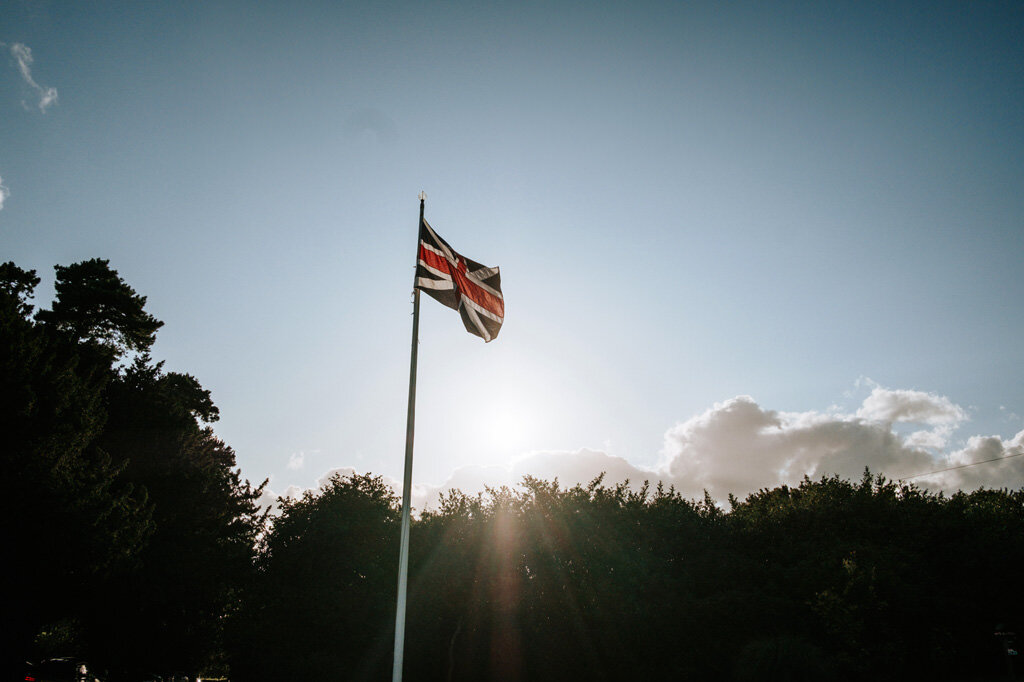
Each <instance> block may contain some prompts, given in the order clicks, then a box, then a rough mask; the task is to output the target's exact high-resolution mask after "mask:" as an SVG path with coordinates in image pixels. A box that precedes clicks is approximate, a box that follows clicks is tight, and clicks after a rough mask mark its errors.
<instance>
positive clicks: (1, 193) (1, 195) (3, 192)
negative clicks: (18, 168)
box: [0, 177, 11, 211]
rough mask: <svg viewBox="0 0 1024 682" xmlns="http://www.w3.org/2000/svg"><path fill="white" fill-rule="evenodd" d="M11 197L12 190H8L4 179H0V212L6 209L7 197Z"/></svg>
mask: <svg viewBox="0 0 1024 682" xmlns="http://www.w3.org/2000/svg"><path fill="white" fill-rule="evenodd" d="M9 196H11V190H9V189H7V187H6V186H5V185H4V179H3V178H2V177H0V211H2V210H3V208H4V202H5V201H7V197H9Z"/></svg>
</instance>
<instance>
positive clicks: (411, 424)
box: [391, 192, 427, 682]
mask: <svg viewBox="0 0 1024 682" xmlns="http://www.w3.org/2000/svg"><path fill="white" fill-rule="evenodd" d="M426 198H427V195H426V193H424V192H420V224H422V223H423V203H424V201H426ZM419 229H420V226H419V225H417V226H416V235H417V237H416V240H417V241H416V249H417V251H416V253H417V255H416V258H417V260H418V259H419ZM414 284H415V279H414ZM419 332H420V290H419V289H417V288H416V287H415V286H413V290H412V354H411V357H410V359H409V411H408V414H407V416H406V421H405V477H404V479H403V481H402V537H401V540H400V543H401V549H400V550H399V553H398V600H397V604H396V607H395V656H394V659H393V662H392V668H391V680H392V682H402V662H403V658H404V655H405V604H406V594H407V588H408V583H409V509H410V505H409V498H410V497H411V496H412V442H413V432H414V431H415V427H416V347H417V345H418V343H419Z"/></svg>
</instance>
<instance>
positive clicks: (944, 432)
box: [317, 384, 1024, 510]
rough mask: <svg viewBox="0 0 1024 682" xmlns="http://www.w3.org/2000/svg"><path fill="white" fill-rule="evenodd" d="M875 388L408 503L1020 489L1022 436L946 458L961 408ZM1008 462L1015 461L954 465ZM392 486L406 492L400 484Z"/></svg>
mask: <svg viewBox="0 0 1024 682" xmlns="http://www.w3.org/2000/svg"><path fill="white" fill-rule="evenodd" d="M872 386H873V389H872V391H871V394H870V395H868V396H867V397H866V398H865V399H864V400H863V402H862V403H861V405H860V406H859V407H858V408H857V409H856V410H855V411H854V412H852V413H845V412H842V411H840V410H838V409H833V410H829V411H820V412H819V411H808V412H780V411H775V410H770V409H766V408H764V407H762V406H761V405H759V404H758V403H757V402H756V401H755V400H754V399H753V398H751V397H750V396H745V395H741V396H736V397H734V398H730V399H728V400H725V401H723V402H720V403H715V404H714V405H713V406H712V407H711V408H709V409H707V410H705V411H704V412H703V413H701V414H698V415H695V416H693V417H690V418H689V419H687V420H686V421H683V422H680V423H678V424H675V425H674V426H672V427H671V428H669V429H668V430H667V431H666V432H665V435H664V445H663V447H662V450H661V453H660V455H661V459H660V462H659V464H658V466H656V467H654V468H649V469H648V468H643V467H638V466H636V465H634V464H632V463H630V462H629V461H627V460H626V459H623V458H622V457H616V456H613V455H609V454H607V453H604V452H600V451H597V450H590V449H585V448H584V449H579V450H574V451H545V452H532V453H528V454H526V455H524V456H522V457H520V458H519V459H517V460H516V461H514V462H512V463H510V464H509V465H507V466H504V467H502V466H487V467H484V466H469V467H462V468H459V469H457V470H456V471H454V472H453V473H452V475H451V476H450V477H449V479H448V480H447V481H445V483H444V484H442V485H415V486H414V487H413V499H412V504H413V507H414V508H416V509H418V510H423V509H427V508H430V507H432V506H433V505H435V504H436V502H437V498H438V494H439V493H441V492H443V491H445V490H448V489H452V488H458V489H460V490H462V491H464V492H467V493H476V492H479V491H481V490H483V489H484V487H485V486H490V487H497V486H501V485H508V486H514V485H516V484H518V483H519V482H520V481H521V480H522V477H523V476H524V475H527V474H530V475H532V476H536V477H539V478H543V479H548V480H551V479H556V478H557V479H558V481H559V483H560V484H561V485H563V486H571V485H574V484H575V483H586V482H588V481H590V480H593V479H594V478H595V477H596V476H598V475H599V474H601V473H602V472H604V473H605V482H606V483H617V482H620V481H624V480H627V479H628V480H629V481H630V482H631V485H640V484H642V483H643V482H644V481H650V482H651V484H652V485H653V484H655V483H656V482H658V481H661V482H663V483H664V484H665V485H672V486H675V488H676V490H678V491H680V492H681V493H682V494H683V495H685V496H687V497H693V498H699V497H701V496H703V494H704V491H705V490H706V491H707V492H708V493H710V494H711V496H712V497H713V498H714V499H716V500H718V501H719V502H724V501H725V499H726V498H727V497H728V495H729V494H734V495H736V496H737V497H739V498H741V499H742V498H743V497H745V496H746V495H747V494H749V493H752V492H756V491H757V490H760V489H762V488H773V487H776V486H779V485H782V484H788V485H795V484H798V483H799V482H800V481H801V480H802V479H803V477H804V476H809V477H811V478H819V477H821V476H829V475H833V474H838V475H839V476H841V477H844V478H850V479H858V478H860V476H861V475H862V474H863V472H864V469H865V467H868V468H870V469H871V471H872V472H873V473H881V474H884V475H885V476H887V477H889V478H891V479H900V478H908V479H909V481H912V482H913V483H914V484H916V485H918V486H920V487H924V488H928V489H930V490H935V491H938V490H945V491H948V492H953V491H955V490H973V489H977V488H980V487H988V488H1003V487H1009V488H1018V487H1021V486H1024V456H1022V457H1015V455H1022V454H1024V430H1021V431H1020V432H1019V433H1017V434H1016V435H1015V436H1014V437H1012V438H1010V439H1008V440H1004V439H1002V438H1000V437H998V436H973V437H970V438H968V439H967V440H966V441H965V442H964V445H963V447H960V448H958V449H951V450H948V451H947V450H945V448H946V447H947V445H948V443H949V441H950V437H951V435H952V433H953V431H955V430H956V429H957V428H958V427H960V426H961V425H962V424H964V423H965V422H966V421H967V420H968V415H967V412H966V411H965V410H964V409H963V408H962V407H960V406H959V405H957V404H955V403H953V402H952V401H951V400H950V399H949V398H947V397H945V396H941V395H936V394H933V393H926V392H923V391H915V390H894V389H888V388H884V387H882V386H878V385H875V384H872ZM897 427H900V428H897ZM910 429H917V430H913V431H912V432H911V433H909V435H905V436H904V435H901V434H900V433H899V432H898V431H899V430H910ZM1005 457H1010V458H1009V459H998V461H994V462H991V463H988V464H984V465H981V466H971V467H965V468H956V469H954V468H953V467H960V466H962V465H964V464H974V463H977V462H982V461H985V460H996V459H997V458H1005ZM944 469H949V470H948V471H942V470H944ZM354 472H355V470H354V469H352V468H350V467H345V468H337V469H332V470H331V471H329V472H327V473H326V474H324V476H322V477H321V478H320V479H319V480H318V481H317V487H319V486H321V485H323V483H324V482H326V481H327V479H328V478H329V477H330V476H331V475H333V474H334V473H341V474H342V475H346V474H350V473H354ZM928 472H937V473H930V474H929V473H928ZM920 474H928V475H923V476H922V475H920ZM909 477H912V478H909ZM386 480H387V482H388V483H389V484H391V485H392V486H393V487H394V489H395V490H396V491H399V493H400V491H401V481H396V480H391V479H386Z"/></svg>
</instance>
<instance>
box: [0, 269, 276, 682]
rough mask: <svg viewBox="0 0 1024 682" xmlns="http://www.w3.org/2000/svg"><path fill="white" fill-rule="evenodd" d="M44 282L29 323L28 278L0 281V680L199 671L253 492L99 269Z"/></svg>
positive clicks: (242, 548) (228, 590)
mask: <svg viewBox="0 0 1024 682" xmlns="http://www.w3.org/2000/svg"><path fill="white" fill-rule="evenodd" d="M56 269H57V283H56V290H57V298H56V300H55V301H54V302H53V306H52V309H51V310H42V311H40V312H38V313H37V314H36V315H35V317H34V318H33V317H32V310H33V306H32V305H31V303H30V300H31V298H32V294H33V291H34V288H35V286H36V285H37V284H38V282H39V278H38V277H36V275H35V273H34V272H31V271H24V270H22V269H20V268H18V267H17V266H16V265H14V264H13V263H6V264H4V265H2V266H0V433H2V434H3V439H4V447H3V450H2V453H0V455H2V457H3V464H4V471H5V472H6V473H7V474H8V479H7V481H8V486H7V490H6V491H5V495H4V496H3V497H2V502H0V504H2V505H3V508H2V510H0V542H2V543H3V546H4V548H5V552H6V553H7V555H8V556H10V557H11V560H5V561H4V562H3V576H2V578H3V580H2V583H0V584H2V587H0V589H2V590H3V596H2V598H3V603H4V604H5V613H6V614H7V615H8V616H9V618H8V628H7V630H8V632H9V633H10V635H9V636H7V637H5V638H4V639H3V651H2V662H3V671H2V674H4V675H5V677H6V678H8V679H13V678H12V677H11V675H13V674H15V673H16V672H18V669H19V668H20V666H21V663H22V662H23V661H24V660H25V659H26V658H41V657H47V656H55V655H84V656H88V657H89V658H90V660H92V661H93V662H94V664H97V665H98V667H99V669H101V670H102V669H108V670H110V671H111V673H112V674H114V676H115V677H116V675H117V672H118V671H119V670H120V669H123V670H128V669H131V668H140V669H147V670H154V669H155V670H191V671H197V670H199V669H201V668H208V669H209V668H214V667H215V666H216V664H217V662H218V661H219V660H220V659H221V658H222V650H223V647H222V641H221V631H222V629H223V622H224V619H225V617H226V616H227V614H228V613H229V612H230V611H231V610H232V609H234V608H236V606H237V599H238V596H237V595H238V585H239V584H240V582H241V581H243V580H244V579H245V576H246V574H247V573H248V572H250V571H251V570H252V559H253V547H254V545H255V541H256V534H257V532H258V530H259V529H260V528H261V527H262V519H261V517H260V516H259V515H258V513H257V509H256V507H255V499H256V497H257V496H258V494H259V490H254V489H253V488H252V487H251V486H250V485H249V484H248V482H246V481H243V480H242V479H241V476H240V473H239V472H238V471H235V470H233V467H234V464H235V460H234V454H233V453H232V452H231V450H230V448H228V447H227V446H225V445H224V444H223V443H222V442H220V441H219V440H218V439H217V438H216V437H215V436H214V435H213V433H212V431H210V430H209V428H207V427H206V426H204V424H203V422H210V421H213V420H215V419H216V417H217V408H216V407H215V406H214V405H213V402H212V401H211V399H210V395H209V392H208V391H205V390H203V388H202V387H201V386H200V385H199V383H198V381H196V379H195V378H193V377H191V376H189V375H186V374H177V373H173V372H168V373H165V372H163V370H162V367H161V365H160V364H154V363H153V362H152V361H151V360H150V358H149V356H148V355H147V351H148V349H149V347H150V346H151V345H152V343H153V340H154V338H155V336H154V335H155V333H156V330H157V329H158V328H159V327H160V326H161V325H162V323H161V322H160V321H158V320H156V319H155V318H154V317H153V316H152V315H150V314H149V313H147V312H146V311H145V310H144V305H145V302H146V299H145V297H143V296H139V295H137V294H136V293H135V292H134V291H133V290H132V289H131V288H130V287H129V286H128V285H127V284H126V283H124V281H123V280H121V278H120V277H118V275H117V272H116V271H114V270H111V269H110V268H109V265H108V263H107V261H104V260H99V259H93V260H90V261H86V262H84V263H76V264H74V265H71V266H68V267H60V266H58V267H57V268H56ZM128 353H134V354H135V355H134V357H135V359H134V362H133V363H132V364H130V365H129V366H127V367H122V366H120V364H119V363H121V362H122V361H123V360H124V359H125V358H126V355H127V354H128Z"/></svg>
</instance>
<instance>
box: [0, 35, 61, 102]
mask: <svg viewBox="0 0 1024 682" xmlns="http://www.w3.org/2000/svg"><path fill="white" fill-rule="evenodd" d="M0 46H2V43H0ZM10 50H11V56H12V57H14V61H15V63H16V64H17V67H18V71H19V72H20V73H21V78H22V80H24V81H25V83H26V84H28V86H29V88H31V89H32V91H33V92H34V93H35V95H36V97H37V99H38V101H37V102H36V106H37V107H38V108H39V111H40V113H43V114H45V113H46V110H47V109H49V108H50V107H51V106H52V105H53V104H56V102H57V88H50V87H43V86H42V85H40V84H39V83H37V82H36V80H35V79H34V78H33V77H32V62H33V61H35V60H34V59H33V57H32V48H30V47H29V46H28V45H25V44H24V43H14V44H12V45H11V47H10ZM25 106H26V108H28V105H27V104H26V105H25Z"/></svg>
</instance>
